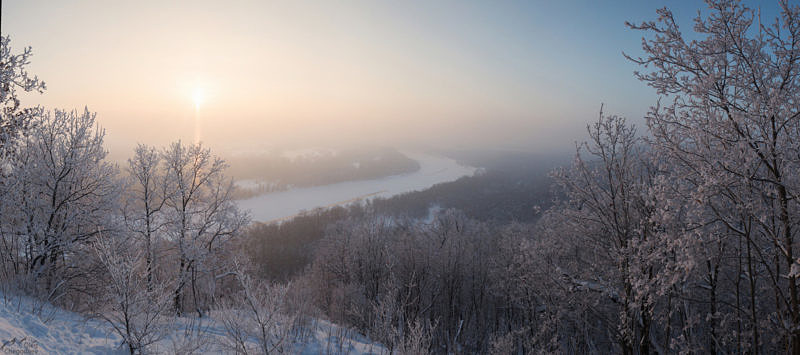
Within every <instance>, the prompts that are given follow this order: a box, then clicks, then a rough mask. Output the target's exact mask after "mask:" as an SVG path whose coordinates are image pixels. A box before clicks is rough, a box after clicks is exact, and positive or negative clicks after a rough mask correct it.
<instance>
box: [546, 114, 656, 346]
mask: <svg viewBox="0 0 800 355" xmlns="http://www.w3.org/2000/svg"><path fill="white" fill-rule="evenodd" d="M588 130H589V137H590V139H591V140H590V142H589V143H584V144H583V145H582V146H579V147H578V154H577V155H576V158H575V163H574V166H573V168H572V169H570V170H564V169H562V170H559V171H557V172H556V173H555V174H554V177H555V180H556V182H557V183H558V184H559V185H560V186H561V187H562V188H563V189H564V192H565V193H566V196H567V198H568V201H567V204H566V205H565V206H564V207H563V210H562V212H563V213H564V214H565V216H567V217H568V218H569V220H571V221H572V222H573V223H574V226H575V228H576V229H575V230H574V232H575V233H577V234H578V235H580V236H581V238H582V240H583V241H584V244H583V245H584V246H585V247H588V248H592V249H593V250H595V251H596V254H597V255H596V258H597V261H596V262H592V263H590V264H589V265H587V267H589V268H590V270H589V274H590V275H591V276H590V277H592V279H588V280H587V279H581V278H580V277H578V276H577V275H569V274H567V275H565V276H566V278H567V279H568V280H569V281H570V282H571V283H573V284H575V286H576V287H578V288H579V289H583V290H586V291H590V292H599V293H602V294H604V295H606V296H607V300H606V303H607V304H614V305H616V308H617V310H618V311H617V312H618V317H619V318H618V322H613V321H611V322H607V323H606V324H607V326H608V327H609V328H610V329H609V333H610V334H614V337H615V338H616V340H617V342H618V344H619V346H620V348H621V350H622V352H623V353H625V354H632V353H634V352H639V353H643V354H646V353H649V352H650V351H651V350H654V349H653V347H652V344H651V334H650V330H651V325H652V300H651V299H650V295H647V294H642V293H641V290H640V289H636V288H634V285H635V284H636V283H637V282H638V280H640V279H642V278H644V279H648V278H651V277H652V276H653V275H652V273H653V270H652V267H651V266H650V265H649V264H648V263H644V262H641V261H640V260H637V259H638V258H639V256H640V255H641V253H640V250H639V248H640V246H641V245H646V241H647V239H648V238H651V237H652V235H653V233H652V230H651V226H650V225H649V218H650V217H649V213H650V211H651V210H652V207H651V204H650V203H649V200H648V195H647V193H648V189H649V186H650V185H651V184H652V174H651V171H650V170H648V164H647V162H646V161H644V160H643V159H644V158H645V154H644V152H643V150H642V149H643V145H642V142H641V140H640V139H639V138H638V137H637V136H636V130H635V129H634V127H632V126H629V125H628V124H627V123H626V121H625V119H624V118H621V117H618V116H605V115H603V113H602V112H601V113H600V118H599V120H598V121H597V122H596V123H594V124H593V125H591V126H589V129H588ZM582 151H585V152H588V155H589V157H590V158H589V159H587V158H586V157H585V156H584V155H583V154H582ZM564 271H566V270H564ZM587 276H589V275H587Z"/></svg>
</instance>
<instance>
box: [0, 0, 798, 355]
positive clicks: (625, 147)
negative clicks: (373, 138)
mask: <svg viewBox="0 0 800 355" xmlns="http://www.w3.org/2000/svg"><path fill="white" fill-rule="evenodd" d="M707 4H708V10H706V11H704V12H703V13H702V14H701V15H698V18H697V20H696V21H695V24H694V27H693V28H692V29H691V30H692V31H694V33H693V34H692V38H695V39H693V40H689V39H687V38H686V37H684V34H683V33H685V32H686V31H687V30H689V29H685V28H684V29H679V28H678V26H677V24H676V22H675V20H674V18H673V15H672V13H671V12H670V11H669V10H668V9H666V8H665V9H661V10H658V12H657V15H658V16H657V18H656V20H654V21H647V22H641V23H629V24H628V26H629V27H630V28H631V29H632V30H640V31H642V33H643V35H644V36H645V37H644V39H643V42H642V46H643V53H644V54H643V55H642V56H641V57H638V56H637V57H633V56H626V57H627V59H628V60H630V61H632V62H633V63H636V64H638V65H639V66H640V71H639V72H636V73H635V75H636V77H637V78H638V79H640V80H641V81H642V82H643V83H644V84H646V85H649V86H650V87H652V88H654V89H655V90H656V91H657V92H658V94H659V95H661V100H660V101H658V102H656V103H654V106H653V107H652V108H651V110H650V111H649V113H648V114H647V117H646V119H647V125H646V127H644V129H642V128H639V129H638V130H637V128H636V127H634V126H632V125H630V124H629V123H628V122H627V121H626V120H625V119H624V118H622V117H618V116H614V115H609V114H607V113H605V112H600V114H599V116H598V117H597V118H596V119H595V120H594V121H593V122H592V123H591V124H589V125H588V127H587V128H588V129H587V133H588V138H587V140H586V142H584V143H582V144H580V145H579V146H578V149H577V152H576V155H575V157H574V160H573V162H572V163H571V164H567V165H565V166H563V167H560V168H556V169H552V170H551V169H550V167H551V166H552V165H551V164H552V160H548V159H545V160H544V161H545V162H542V163H541V165H539V166H533V167H526V168H520V169H517V170H514V169H506V170H504V169H502V168H501V167H498V166H494V167H492V166H488V165H486V166H484V167H485V168H486V169H485V171H484V172H483V173H481V174H478V175H476V176H474V177H469V178H464V179H461V180H459V181H456V182H452V183H448V184H442V185H438V186H435V187H434V188H432V189H430V190H427V191H423V192H418V193H412V194H407V195H403V196H398V197H395V198H392V199H388V200H377V201H373V202H371V203H369V204H366V205H363V206H353V207H350V208H334V209H331V210H324V211H314V212H311V213H308V214H306V215H304V216H300V217H298V218H296V219H294V220H291V221H285V222H283V223H281V224H278V225H252V224H250V223H249V220H248V217H247V215H246V214H245V213H242V212H241V211H239V210H238V209H237V208H236V205H235V203H234V201H233V198H232V191H233V186H232V182H231V180H230V179H228V178H226V174H225V168H226V163H225V162H224V161H222V160H221V159H219V158H217V157H215V156H214V155H213V154H212V153H211V152H210V151H209V150H207V149H205V148H203V147H202V146H198V145H187V144H184V143H181V142H176V143H174V144H172V145H170V146H168V147H163V148H156V147H148V146H144V145H142V146H139V147H138V148H137V149H136V150H135V152H133V156H132V157H131V158H130V160H129V161H128V163H127V164H125V165H123V166H121V167H119V166H115V165H112V164H110V163H108V162H107V161H106V160H105V154H106V152H105V150H104V148H103V137H104V132H103V131H102V129H100V128H98V127H97V126H96V124H95V116H94V114H92V113H90V112H89V111H88V110H86V111H83V112H74V111H73V112H70V111H60V110H55V111H48V110H45V109H44V108H41V107H24V106H22V105H21V104H20V101H19V99H18V95H17V94H18V93H19V92H21V91H29V92H31V91H32V92H35V91H39V92H42V91H44V89H45V85H44V83H43V82H42V81H40V80H39V79H38V78H36V77H34V76H31V75H30V74H29V73H28V72H27V71H26V70H25V67H26V65H27V64H28V61H29V57H30V55H31V51H30V49H25V50H23V51H22V52H20V53H12V51H11V49H10V40H9V38H8V37H5V36H3V37H2V49H1V50H0V54H2V56H1V57H0V58H2V59H0V69H1V70H0V75H2V76H0V88H2V91H0V93H1V94H0V104H1V105H2V120H0V133H2V135H1V136H0V148H1V151H2V154H3V155H2V170H1V171H0V172H2V175H0V218H2V220H0V222H1V223H0V277H2V285H3V292H4V293H12V292H18V293H24V294H26V295H29V296H33V297H37V298H38V299H41V300H44V301H47V302H50V303H53V304H56V305H59V306H61V307H64V308H68V309H73V310H77V311H80V312H82V313H84V314H86V315H87V316H90V317H94V318H98V319H103V320H105V321H107V322H108V323H109V324H112V325H113V326H114V329H115V330H116V331H117V332H118V333H119V334H120V336H122V338H123V339H124V341H125V346H126V347H127V348H128V349H129V350H130V352H131V353H145V352H147V351H148V349H149V346H150V345H151V344H153V343H154V342H155V341H157V340H158V339H159V337H160V336H163V331H164V329H163V324H165V322H167V321H168V320H169V319H173V318H175V317H193V318H204V317H214V318H215V319H218V320H219V321H220V322H222V323H223V324H225V329H226V338H225V339H227V340H226V342H225V344H224V346H225V349H226V350H227V351H230V352H233V353H280V352H286V351H288V350H287V349H288V348H287V346H286V344H287V343H289V342H291V341H302V340H301V339H302V337H301V336H299V335H298V334H299V333H301V332H302V331H301V330H302V329H303V328H302V327H303V324H305V322H307V321H308V320H309V319H311V318H325V319H329V320H331V321H333V322H335V323H337V324H340V325H343V326H347V327H352V328H354V329H356V330H358V331H360V332H363V333H364V334H365V335H367V336H369V337H370V338H372V339H374V340H376V341H379V342H381V343H382V344H384V345H385V346H386V348H387V349H389V351H390V352H393V353H400V354H421V353H497V354H520V353H622V354H649V353H752V354H758V353H781V352H785V353H800V294H798V291H800V290H798V281H797V277H798V276H800V256H798V250H800V245H799V244H800V243H799V242H798V239H800V202H798V197H800V175H798V171H800V6H797V5H796V4H789V3H788V1H782V2H780V5H781V9H782V12H781V13H780V15H779V17H778V18H776V19H774V21H773V20H769V21H767V19H766V18H760V17H759V16H760V13H759V12H758V11H757V10H754V9H751V8H748V7H747V6H745V5H744V4H742V3H740V2H738V1H723V0H709V1H708V2H707ZM509 159H512V158H509ZM501 165H502V164H501ZM509 165H512V166H518V165H519V164H517V163H514V164H509ZM545 169H546V170H548V171H550V174H549V175H544V174H543V173H542V171H543V170H545ZM551 189H552V190H551ZM187 349H188V348H187ZM186 352H191V351H190V349H189V350H187V351H186Z"/></svg>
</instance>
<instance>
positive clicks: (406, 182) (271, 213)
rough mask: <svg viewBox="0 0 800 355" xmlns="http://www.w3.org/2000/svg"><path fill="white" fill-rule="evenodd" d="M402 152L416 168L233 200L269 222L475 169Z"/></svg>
mask: <svg viewBox="0 0 800 355" xmlns="http://www.w3.org/2000/svg"><path fill="white" fill-rule="evenodd" d="M406 155H407V156H408V157H409V158H411V159H414V160H416V161H418V162H419V165H420V169H419V170H418V171H416V172H413V173H408V174H400V175H393V176H387V177H384V178H380V179H374V180H360V181H347V182H341V183H337V184H330V185H324V186H314V187H306V188H296V189H290V190H286V191H280V192H273V193H269V194H264V195H260V196H256V197H252V198H249V199H246V200H239V201H237V203H238V204H239V207H240V208H242V209H244V210H250V214H251V216H252V217H253V221H259V222H271V221H278V220H281V219H284V218H287V217H292V216H294V215H296V214H298V213H300V212H302V211H304V210H313V209H315V208H317V207H331V206H335V205H342V204H347V203H351V202H354V201H359V200H364V199H370V198H374V197H390V196H394V195H398V194H402V193H406V192H411V191H418V190H424V189H427V188H429V187H431V186H433V185H435V184H438V183H441V182H448V181H453V180H456V179H458V178H460V177H462V176H468V175H472V174H474V173H475V171H476V169H475V168H473V167H469V166H463V165H460V164H458V163H457V162H456V161H455V160H453V159H450V158H445V157H441V156H434V155H428V154H408V153H406Z"/></svg>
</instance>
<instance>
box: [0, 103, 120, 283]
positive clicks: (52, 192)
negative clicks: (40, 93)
mask: <svg viewBox="0 0 800 355" xmlns="http://www.w3.org/2000/svg"><path fill="white" fill-rule="evenodd" d="M104 135H105V132H104V131H103V130H101V129H98V128H96V127H95V114H93V113H90V112H89V111H88V110H85V111H84V112H83V113H80V114H79V113H78V112H76V111H71V112H68V111H61V110H56V111H54V112H53V113H49V112H48V113H45V114H44V115H43V116H42V117H41V118H39V119H37V120H36V121H34V126H33V128H32V129H31V131H30V133H29V134H28V135H26V137H25V139H24V141H23V142H21V144H22V146H21V148H20V150H19V155H18V158H17V159H15V163H16V165H15V167H14V174H13V175H12V177H13V178H14V179H15V180H16V183H15V185H16V186H17V189H16V192H15V195H14V198H13V200H9V201H7V202H11V203H15V204H17V209H15V211H16V213H15V214H14V216H4V217H10V218H13V219H14V223H13V225H14V226H15V227H14V235H16V237H17V238H19V239H21V240H20V243H18V244H17V245H19V246H21V247H22V248H23V249H22V250H15V251H13V252H16V253H20V255H24V260H22V261H23V263H24V265H25V272H27V273H31V274H32V275H33V276H34V278H35V279H36V280H40V279H42V278H44V279H43V280H44V281H45V285H44V286H45V289H46V290H47V291H48V292H50V293H51V294H52V293H53V292H55V291H57V290H58V289H59V287H60V285H62V284H63V283H64V282H66V281H69V279H70V278H71V277H73V276H79V275H74V274H73V273H72V272H73V271H77V270H76V268H75V267H74V263H75V262H78V261H79V260H78V259H79V258H76V255H75V253H76V252H80V251H81V250H82V248H83V246H84V245H86V244H88V243H90V242H91V241H92V240H93V239H94V238H97V237H99V236H101V235H103V233H106V232H108V231H109V230H111V229H112V228H113V226H114V225H115V223H116V221H115V220H114V218H115V213H114V211H115V210H116V209H117V197H118V193H119V189H118V187H119V185H118V183H117V181H116V174H117V169H116V167H115V166H114V165H112V164H110V163H108V162H106V161H105V160H104V159H105V156H106V151H105V149H104V148H103V137H104Z"/></svg>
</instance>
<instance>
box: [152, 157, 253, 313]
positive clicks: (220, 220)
mask: <svg viewBox="0 0 800 355" xmlns="http://www.w3.org/2000/svg"><path fill="white" fill-rule="evenodd" d="M162 157H163V159H164V162H165V166H166V176H167V184H168V185H169V188H168V191H169V194H168V198H167V200H166V207H167V208H168V211H165V213H166V218H168V219H169V223H170V227H169V228H168V234H169V238H170V239H171V240H172V241H173V242H174V243H175V244H177V253H178V270H177V272H178V276H177V286H176V287H175V293H174V306H175V310H176V312H177V313H178V314H182V313H183V312H184V296H185V295H184V292H185V289H186V286H187V284H189V286H190V287H191V292H192V296H193V297H192V299H193V301H194V306H195V310H196V311H197V313H198V314H199V315H202V311H201V309H200V306H199V304H198V297H199V295H198V284H197V283H198V278H199V276H200V275H199V274H200V273H202V274H207V276H209V277H210V279H209V280H210V281H209V282H210V283H212V286H213V283H215V282H216V274H217V273H218V272H220V270H218V269H217V268H215V267H214V264H213V263H212V260H210V259H209V258H207V257H208V256H210V255H212V253H214V252H217V251H219V250H220V248H221V247H223V246H225V245H226V243H228V242H229V241H230V239H231V238H232V237H234V236H236V235H237V234H238V233H239V231H240V230H241V229H242V228H243V227H244V226H246V225H247V223H248V221H249V217H248V216H247V215H246V214H245V213H242V212H240V211H239V210H238V208H237V207H236V205H235V204H234V202H233V199H232V192H233V182H232V181H231V180H229V179H226V177H225V175H224V170H225V168H226V164H225V162H224V161H223V160H222V159H220V158H218V157H215V156H213V155H212V154H211V151H210V150H209V149H206V148H203V147H202V146H201V145H199V144H198V145H192V146H189V147H187V146H185V145H183V144H182V143H181V142H176V143H173V144H172V145H170V147H169V148H167V149H166V150H164V151H163V152H162ZM220 273H221V272H220ZM211 297H213V293H212V294H211Z"/></svg>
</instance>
